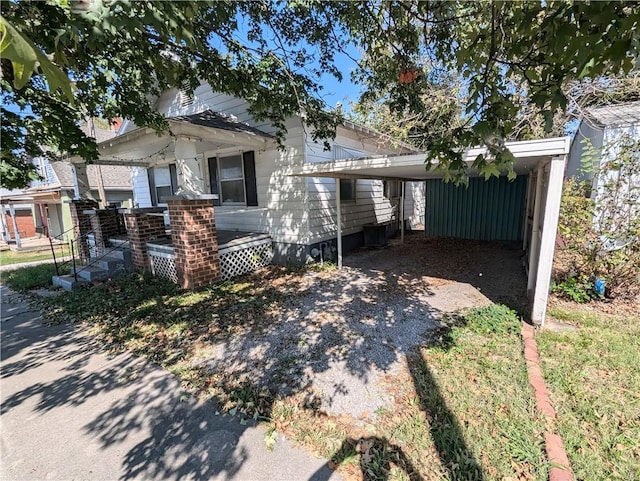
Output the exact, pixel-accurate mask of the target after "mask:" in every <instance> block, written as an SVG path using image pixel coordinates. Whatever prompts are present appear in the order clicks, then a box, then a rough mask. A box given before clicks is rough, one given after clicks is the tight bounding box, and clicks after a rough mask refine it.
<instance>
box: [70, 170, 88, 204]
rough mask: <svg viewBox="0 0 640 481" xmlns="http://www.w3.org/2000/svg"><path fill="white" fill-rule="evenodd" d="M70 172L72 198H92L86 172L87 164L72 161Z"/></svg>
mask: <svg viewBox="0 0 640 481" xmlns="http://www.w3.org/2000/svg"><path fill="white" fill-rule="evenodd" d="M71 172H72V173H73V197H74V199H76V200H77V199H92V196H91V186H90V185H89V176H88V174H87V164H85V163H84V162H83V163H72V164H71Z"/></svg>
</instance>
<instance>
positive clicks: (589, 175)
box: [566, 101, 640, 220]
mask: <svg viewBox="0 0 640 481" xmlns="http://www.w3.org/2000/svg"><path fill="white" fill-rule="evenodd" d="M630 142H640V101H639V102H629V103H624V104H617V105H607V106H603V107H594V108H590V109H588V111H587V113H586V115H585V116H584V118H583V119H582V120H581V122H580V125H579V126H578V130H577V132H576V135H575V137H574V139H573V142H572V144H571V150H570V153H569V162H568V164H567V170H566V177H580V178H586V179H591V182H592V188H591V192H592V194H591V196H592V198H593V199H594V200H595V203H596V206H599V205H601V203H602V202H601V201H599V199H602V196H603V195H605V185H609V186H612V185H613V186H615V189H616V202H617V204H618V208H617V209H616V210H617V212H618V215H622V216H623V217H624V218H633V217H636V218H637V216H638V215H640V177H639V176H638V173H637V172H635V174H634V173H632V172H630V171H628V170H627V169H624V168H622V169H617V168H616V169H612V168H609V169H606V166H607V165H609V166H611V163H612V161H615V160H617V159H618V158H619V156H620V152H621V146H622V144H623V143H630ZM585 161H586V164H590V162H589V161H591V162H593V165H585ZM585 167H586V171H585ZM594 174H597V175H594ZM599 214H600V215H596V218H595V219H594V220H597V219H598V218H599V217H601V216H606V217H610V216H611V213H609V212H599Z"/></svg>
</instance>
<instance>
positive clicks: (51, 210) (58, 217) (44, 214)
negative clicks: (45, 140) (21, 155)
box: [0, 127, 133, 240]
mask: <svg viewBox="0 0 640 481" xmlns="http://www.w3.org/2000/svg"><path fill="white" fill-rule="evenodd" d="M86 128H87V133H88V134H89V135H92V136H93V137H95V138H96V140H97V141H98V142H100V141H105V140H108V139H109V138H112V137H114V136H115V131H114V130H110V129H101V128H98V127H86ZM33 163H34V164H35V165H36V168H37V169H38V172H39V174H40V176H41V177H42V180H39V181H35V182H32V183H31V185H30V186H29V187H28V188H26V189H22V190H13V191H6V192H3V193H2V194H1V195H0V204H2V205H3V208H4V205H7V206H8V205H27V206H29V209H31V208H32V210H33V216H32V218H33V219H34V221H35V226H34V227H35V228H34V230H35V232H37V233H39V234H43V235H48V236H51V237H58V238H60V240H66V238H67V237H71V236H72V229H73V223H72V221H71V212H70V208H69V202H70V201H71V199H73V198H74V197H76V195H75V191H76V189H77V186H76V185H75V178H74V173H73V166H72V165H71V163H69V162H50V161H49V160H47V159H45V158H37V159H33ZM87 171H88V177H89V185H90V187H91V198H93V199H95V200H96V201H100V203H101V204H102V205H104V206H107V205H112V206H116V207H132V202H133V201H132V199H133V190H132V182H131V169H130V167H127V166H107V165H89V166H88V167H87ZM31 206H33V207H31ZM7 223H10V221H9V222H7ZM9 228H10V229H11V227H9ZM21 234H22V233H21ZM32 235H33V234H32ZM24 237H27V236H24Z"/></svg>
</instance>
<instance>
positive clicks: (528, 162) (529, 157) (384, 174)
mask: <svg viewBox="0 0 640 481" xmlns="http://www.w3.org/2000/svg"><path fill="white" fill-rule="evenodd" d="M569 145H570V139H569V137H555V138H550V139H542V140H529V141H519V142H508V143H507V147H508V148H509V150H510V151H511V152H512V153H513V155H514V157H515V166H514V169H515V172H516V173H517V174H524V173H527V172H529V171H530V170H532V169H534V168H535V167H536V166H537V165H538V162H539V161H540V159H541V158H551V157H555V156H562V155H566V154H568V153H569ZM486 153H487V151H486V149H484V148H475V149H469V150H467V151H466V152H465V155H464V161H465V162H466V163H467V165H469V166H470V165H471V163H472V162H473V160H474V159H475V158H476V157H477V156H478V155H480V154H486ZM425 157H426V154H425V153H421V154H410V155H393V156H391V155H384V156H373V157H361V158H356V159H343V160H334V161H329V162H318V163H310V164H305V165H304V166H302V167H298V168H294V169H292V171H291V172H290V175H292V176H298V177H331V178H336V179H383V180H384V179H389V180H405V181H414V180H426V179H437V178H442V177H443V173H442V172H438V171H437V170H434V169H431V170H427V169H426V168H425ZM470 173H471V175H476V174H477V172H474V171H473V170H472V171H471V172H470Z"/></svg>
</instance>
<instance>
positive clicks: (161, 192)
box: [147, 164, 178, 205]
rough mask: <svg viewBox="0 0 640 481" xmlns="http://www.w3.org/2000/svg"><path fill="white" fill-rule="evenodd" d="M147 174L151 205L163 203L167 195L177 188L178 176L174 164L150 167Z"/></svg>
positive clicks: (170, 194)
mask: <svg viewBox="0 0 640 481" xmlns="http://www.w3.org/2000/svg"><path fill="white" fill-rule="evenodd" d="M147 174H148V176H149V190H150V194H151V203H152V204H153V205H160V204H162V205H164V202H165V200H166V198H167V197H171V196H172V195H173V194H174V193H175V191H176V190H178V176H177V173H176V166H175V165H174V164H171V165H167V166H165V167H152V168H150V169H148V170H147Z"/></svg>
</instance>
